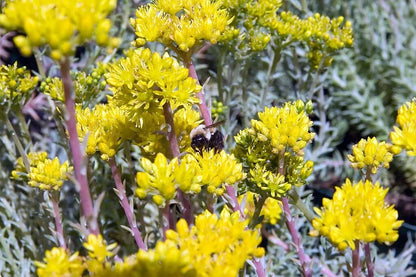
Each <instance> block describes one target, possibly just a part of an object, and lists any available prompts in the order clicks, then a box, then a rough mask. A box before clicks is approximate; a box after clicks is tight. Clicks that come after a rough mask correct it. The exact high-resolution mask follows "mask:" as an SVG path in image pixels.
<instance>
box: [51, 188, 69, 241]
mask: <svg viewBox="0 0 416 277" xmlns="http://www.w3.org/2000/svg"><path fill="white" fill-rule="evenodd" d="M58 197H59V196H58ZM52 206H53V215H54V218H55V225H56V238H57V239H58V242H59V246H60V247H61V248H64V249H66V243H65V239H64V229H63V228H62V219H61V214H60V211H59V204H58V199H55V197H54V196H52Z"/></svg>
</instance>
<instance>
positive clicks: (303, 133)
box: [251, 100, 315, 155]
mask: <svg viewBox="0 0 416 277" xmlns="http://www.w3.org/2000/svg"><path fill="white" fill-rule="evenodd" d="M303 105H304V104H303V102H302V101H300V100H298V101H297V102H293V103H286V104H285V105H284V107H282V108H277V107H272V108H267V107H266V108H265V110H264V112H261V113H259V114H258V115H259V119H260V121H258V120H254V119H253V120H251V125H252V126H253V129H254V130H255V131H256V132H257V133H259V134H261V135H263V136H264V137H265V139H267V140H269V141H270V144H271V145H272V147H273V151H275V152H276V153H277V152H280V151H282V150H285V151H287V150H292V151H293V152H295V153H296V154H299V155H301V154H302V152H301V150H302V149H303V148H304V147H305V146H306V144H307V143H308V142H309V141H311V140H312V139H313V138H314V137H315V134H314V133H310V132H309V128H310V127H311V126H312V124H313V122H312V121H311V120H310V119H309V117H308V116H307V114H306V112H305V111H304V109H303ZM299 106H301V109H299Z"/></svg>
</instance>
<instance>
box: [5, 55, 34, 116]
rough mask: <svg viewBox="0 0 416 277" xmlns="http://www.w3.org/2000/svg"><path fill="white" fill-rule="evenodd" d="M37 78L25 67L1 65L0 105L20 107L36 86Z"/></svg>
mask: <svg viewBox="0 0 416 277" xmlns="http://www.w3.org/2000/svg"><path fill="white" fill-rule="evenodd" d="M38 81H39V78H38V77H37V76H35V77H32V76H31V75H30V71H29V70H27V69H26V67H19V68H18V67H17V62H16V63H14V64H13V65H7V66H6V65H2V66H1V67H0V107H2V108H1V109H4V107H3V106H7V105H11V106H12V107H13V108H16V109H19V110H20V109H21V107H22V105H23V104H24V101H25V100H27V99H28V98H29V96H30V93H31V92H32V91H33V90H34V89H35V88H36V86H37V84H38Z"/></svg>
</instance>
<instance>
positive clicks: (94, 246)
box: [83, 234, 117, 275]
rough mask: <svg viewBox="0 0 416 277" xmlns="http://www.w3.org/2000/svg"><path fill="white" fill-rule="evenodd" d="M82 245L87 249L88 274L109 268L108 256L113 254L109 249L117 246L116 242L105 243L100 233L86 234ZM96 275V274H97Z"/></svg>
mask: <svg viewBox="0 0 416 277" xmlns="http://www.w3.org/2000/svg"><path fill="white" fill-rule="evenodd" d="M83 245H84V247H85V248H86V249H87V250H88V257H89V259H87V261H86V264H87V268H88V271H89V272H90V275H95V274H94V273H99V272H103V271H105V269H109V268H111V263H110V262H109V261H108V259H109V258H111V257H113V256H114V253H113V252H111V250H114V248H116V247H117V243H113V244H110V245H107V243H106V242H105V241H104V239H103V237H102V235H93V234H90V235H88V238H87V242H84V244H83ZM97 275H98V274H97Z"/></svg>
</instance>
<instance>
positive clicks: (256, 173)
mask: <svg viewBox="0 0 416 277" xmlns="http://www.w3.org/2000/svg"><path fill="white" fill-rule="evenodd" d="M250 181H252V182H254V183H255V184H256V185H257V186H258V187H259V188H260V190H262V191H267V192H268V193H270V196H271V197H273V198H281V197H283V196H284V195H285V194H286V192H287V191H288V190H290V189H291V188H292V186H291V184H290V183H288V182H286V181H285V176H283V175H280V174H279V173H276V174H275V173H273V172H271V171H268V170H267V169H266V168H265V167H262V166H259V165H258V164H257V165H256V167H255V168H254V169H250Z"/></svg>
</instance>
